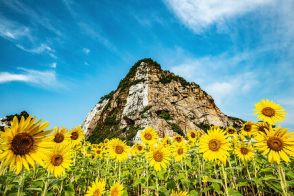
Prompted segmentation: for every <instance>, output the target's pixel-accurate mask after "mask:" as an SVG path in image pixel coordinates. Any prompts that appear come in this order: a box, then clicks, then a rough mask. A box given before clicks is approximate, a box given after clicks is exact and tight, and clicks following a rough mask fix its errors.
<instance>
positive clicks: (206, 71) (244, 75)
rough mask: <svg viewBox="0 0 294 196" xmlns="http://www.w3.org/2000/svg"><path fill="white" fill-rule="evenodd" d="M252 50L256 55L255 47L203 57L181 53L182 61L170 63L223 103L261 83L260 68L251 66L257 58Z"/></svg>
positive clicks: (174, 70)
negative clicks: (253, 48) (241, 51)
mask: <svg viewBox="0 0 294 196" xmlns="http://www.w3.org/2000/svg"><path fill="white" fill-rule="evenodd" d="M253 54H254V55H256V54H255V51H253V52H252V53H246V52H244V53H237V54H234V55H232V54H230V55H229V54H226V53H224V54H221V55H218V56H205V57H201V58H191V57H187V56H186V57H182V61H183V62H182V63H180V64H177V65H174V66H172V67H170V70H171V71H172V72H174V73H176V74H178V75H180V76H183V77H184V78H186V79H188V80H189V81H194V82H196V83H198V84H200V86H202V88H203V89H204V90H206V91H207V92H208V93H209V94H210V95H212V96H213V98H214V99H215V100H216V102H217V103H219V104H224V103H225V102H230V98H232V97H235V96H236V95H242V94H246V93H248V92H250V91H252V90H253V88H254V87H256V86H258V84H259V79H260V78H258V77H257V76H258V72H256V71H253V70H252V71H251V70H250V69H248V67H250V64H251V63H250V61H251V59H253V58H255V57H254V55H253ZM234 70H238V71H237V72H235V71H234Z"/></svg>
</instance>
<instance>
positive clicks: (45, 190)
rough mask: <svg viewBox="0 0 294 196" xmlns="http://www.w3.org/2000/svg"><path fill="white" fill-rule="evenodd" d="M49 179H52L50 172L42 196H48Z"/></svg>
mask: <svg viewBox="0 0 294 196" xmlns="http://www.w3.org/2000/svg"><path fill="white" fill-rule="evenodd" d="M49 177H50V173H49V172H48V174H47V178H46V181H45V184H44V191H43V193H42V196H46V193H47V190H48V185H49Z"/></svg>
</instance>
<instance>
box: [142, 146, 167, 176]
mask: <svg viewBox="0 0 294 196" xmlns="http://www.w3.org/2000/svg"><path fill="white" fill-rule="evenodd" d="M146 159H147V160H148V161H149V162H150V165H151V166H152V167H154V169H155V171H160V170H162V169H166V168H167V166H168V164H169V161H170V150H169V149H167V148H165V147H162V146H158V147H154V148H152V149H151V150H150V151H149V152H148V153H147V155H146Z"/></svg>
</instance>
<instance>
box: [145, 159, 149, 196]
mask: <svg viewBox="0 0 294 196" xmlns="http://www.w3.org/2000/svg"><path fill="white" fill-rule="evenodd" d="M148 181H149V173H148V163H147V164H146V183H147V186H146V187H147V195H149V188H148V187H149V184H148Z"/></svg>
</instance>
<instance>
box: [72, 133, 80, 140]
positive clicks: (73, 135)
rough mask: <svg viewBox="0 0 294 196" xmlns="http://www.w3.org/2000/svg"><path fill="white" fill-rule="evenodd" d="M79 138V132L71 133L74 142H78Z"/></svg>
mask: <svg viewBox="0 0 294 196" xmlns="http://www.w3.org/2000/svg"><path fill="white" fill-rule="evenodd" d="M78 137H79V134H78V133H77V132H72V133H71V136H70V138H71V139H72V140H76V139H78Z"/></svg>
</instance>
